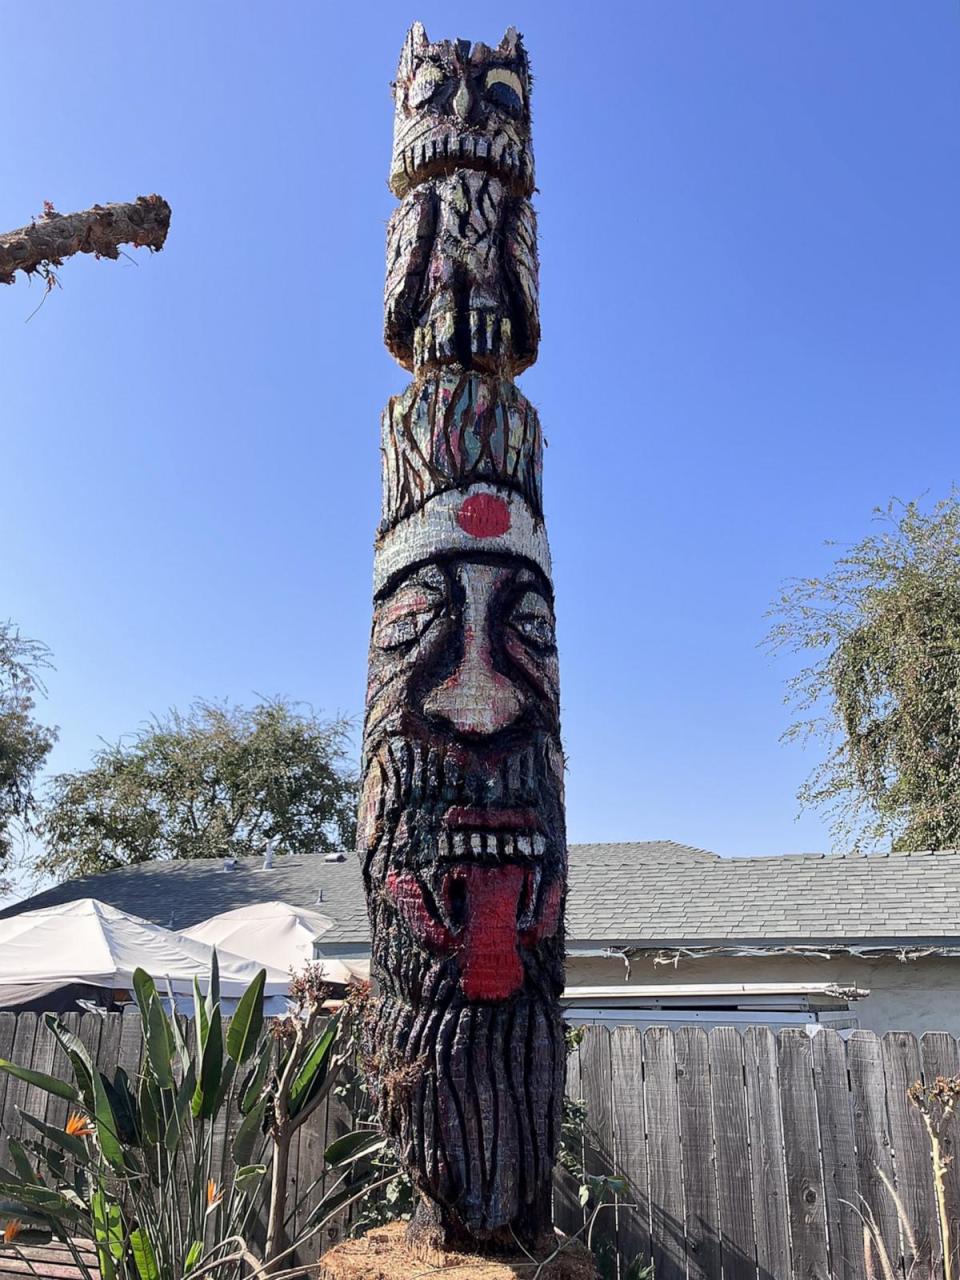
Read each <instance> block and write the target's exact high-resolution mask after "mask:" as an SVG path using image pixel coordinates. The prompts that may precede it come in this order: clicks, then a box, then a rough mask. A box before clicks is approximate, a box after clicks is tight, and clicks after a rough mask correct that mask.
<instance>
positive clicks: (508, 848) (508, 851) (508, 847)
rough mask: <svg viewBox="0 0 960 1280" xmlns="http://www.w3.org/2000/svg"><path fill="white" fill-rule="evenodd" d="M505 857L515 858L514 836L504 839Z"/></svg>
mask: <svg viewBox="0 0 960 1280" xmlns="http://www.w3.org/2000/svg"><path fill="white" fill-rule="evenodd" d="M503 856H504V857H505V858H512V857H513V836H504V837H503Z"/></svg>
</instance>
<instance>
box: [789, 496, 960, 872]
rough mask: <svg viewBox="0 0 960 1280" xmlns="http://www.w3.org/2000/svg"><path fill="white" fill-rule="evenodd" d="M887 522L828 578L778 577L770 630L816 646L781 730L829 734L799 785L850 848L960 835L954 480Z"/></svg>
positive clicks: (793, 645) (796, 643)
mask: <svg viewBox="0 0 960 1280" xmlns="http://www.w3.org/2000/svg"><path fill="white" fill-rule="evenodd" d="M874 515H875V517H876V518H877V519H878V520H879V521H880V523H881V525H882V528H881V530H880V532H879V533H875V534H871V535H869V536H868V537H866V538H864V539H863V540H862V541H861V542H858V543H856V545H855V546H853V547H851V548H850V549H849V550H847V551H845V552H844V553H843V554H841V555H839V556H838V558H837V560H836V563H835V564H834V566H833V568H832V569H831V570H830V572H829V573H827V574H826V575H825V576H824V577H822V578H801V579H797V580H794V581H792V582H790V583H788V584H787V585H786V587H785V588H784V590H783V592H782V594H781V596H780V598H779V600H778V601H777V602H776V604H775V605H774V606H773V608H772V609H771V611H770V612H771V614H772V615H773V616H774V617H776V618H777V619H778V621H777V622H776V623H775V625H774V626H773V628H772V630H771V632H770V634H769V636H768V637H767V640H768V643H769V644H771V645H772V646H773V647H774V648H780V649H786V650H787V651H788V652H791V653H795V654H800V655H804V656H805V655H808V654H816V655H818V656H817V658H816V660H815V661H813V662H812V663H811V664H810V665H808V666H805V667H803V668H802V669H801V670H800V671H799V672H798V673H797V674H796V675H795V676H794V677H793V678H792V679H791V680H790V682H789V685H788V699H787V700H788V701H789V702H792V703H793V705H794V707H795V709H796V710H797V711H798V712H799V713H800V716H801V718H799V719H798V720H796V721H795V722H794V723H793V724H792V725H791V726H790V727H789V729H788V730H787V732H786V734H785V735H784V737H785V738H786V739H794V738H800V739H803V738H806V737H808V736H810V735H813V736H815V737H819V738H820V739H821V740H823V741H825V742H826V743H827V744H828V746H829V751H828V754H827V755H826V758H825V759H824V760H823V761H822V762H821V763H820V764H819V765H818V766H817V767H816V768H815V769H814V771H813V773H812V774H811V775H810V777H809V778H808V780H807V781H806V783H805V784H804V786H803V787H802V788H801V790H800V793H799V799H800V800H801V802H802V803H805V804H814V805H821V806H824V807H825V808H826V809H827V811H828V812H829V813H830V815H831V818H832V829H833V832H834V835H835V837H837V838H838V840H842V841H845V842H847V843H850V844H852V846H853V847H854V848H856V847H859V846H861V845H862V844H864V843H874V842H876V841H880V840H885V839H890V840H891V841H892V845H893V848H894V849H898V850H913V849H943V848H952V847H957V846H958V845H960V494H958V492H957V490H953V491H952V492H951V494H950V496H949V497H948V498H946V499H944V500H943V501H941V502H938V503H936V504H935V505H934V506H933V508H932V509H931V510H930V511H929V513H926V514H925V513H924V512H923V511H922V510H921V508H920V506H919V505H918V504H917V503H916V502H909V503H906V504H904V503H901V502H896V501H895V502H891V504H890V505H889V506H888V507H887V508H886V509H885V510H882V509H878V510H877V511H875V513H874Z"/></svg>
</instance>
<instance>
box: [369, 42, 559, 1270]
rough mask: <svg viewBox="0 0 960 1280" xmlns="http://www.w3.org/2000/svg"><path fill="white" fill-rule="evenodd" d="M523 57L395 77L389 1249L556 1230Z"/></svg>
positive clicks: (378, 729)
mask: <svg viewBox="0 0 960 1280" xmlns="http://www.w3.org/2000/svg"><path fill="white" fill-rule="evenodd" d="M529 94H530V74H529V67H528V64H527V57H526V53H525V52H524V49H523V46H522V43H521V42H520V38H519V36H517V34H516V32H515V31H513V30H512V29H511V30H510V31H508V32H507V34H506V35H505V36H504V38H503V40H502V41H501V43H500V44H499V46H497V48H490V47H488V46H487V45H483V44H475V45H473V46H471V45H470V43H469V41H462V40H457V41H443V42H439V43H430V41H429V40H428V39H427V36H426V33H425V32H424V30H423V28H422V26H420V24H419V23H417V24H415V25H414V26H413V27H412V28H411V30H410V33H409V34H408V36H407V40H406V42H405V44H404V47H403V51H402V54H401V59H400V67H399V70H398V74H397V81H396V85H395V101H396V122H395V133H394V159H393V167H392V170H391V187H392V189H393V190H394V192H395V193H396V194H397V195H398V196H399V197H400V200H401V204H400V205H399V207H398V208H397V210H396V212H395V214H394V216H393V218H392V219H391V222H390V226H389V230H388V235H387V277H386V287H385V341H386V344H387V346H388V347H389V349H390V350H391V352H392V353H393V354H394V355H395V357H396V358H397V360H398V361H399V362H400V363H401V364H402V365H403V366H404V367H405V368H407V369H410V370H411V371H412V373H413V375H414V381H413V382H412V384H411V385H410V386H409V387H408V388H407V389H406V390H405V391H404V392H403V393H402V394H401V395H399V396H396V397H394V398H393V399H392V400H391V401H390V403H389V404H388V406H387V408H386V410H385V412H384V415H383V426H382V451H383V513H382V519H381V522H380V526H379V529H378V531H377V541H376V555H375V561H374V591H375V598H374V621H373V631H372V637H371V646H370V667H369V682H368V692H367V706H366V718H365V723H364V740H363V765H362V770H363V787H362V795H361V804H360V824H359V842H358V843H359V847H360V855H361V858H362V860H363V872H364V880H365V887H366V892H367V901H368V909H369V915H370V922H371V932H372V949H373V974H374V977H375V980H376V988H377V994H376V996H375V999H374V1000H373V1002H372V1004H371V1009H370V1013H369V1016H368V1019H367V1022H366V1025H365V1029H364V1051H365V1056H366V1065H367V1069H368V1074H369V1078H370V1081H371V1084H372V1087H373V1090H374V1093H375V1095H376V1097H377V1099H378V1103H379V1107H380V1114H381V1117H382V1120H383V1123H384V1125H385V1127H386V1129H387V1132H388V1133H389V1134H390V1135H391V1136H392V1138H393V1139H394V1141H395V1143H396V1145H397V1148H398V1152H399V1155H400V1158H401V1160H402V1162H403V1164H404V1165H405V1167H406V1168H407V1170H408V1171H409V1173H410V1175H411V1177H412V1179H413V1182H414V1184H415V1186H416V1188H417V1190H418V1192H419V1196H420V1203H419V1206H418V1208H417V1210H416V1213H415V1215H414V1219H413V1222H412V1223H411V1227H410V1232H409V1241H410V1244H411V1246H413V1247H415V1248H416V1249H418V1250H421V1251H422V1250H423V1249H431V1248H433V1249H439V1250H441V1251H442V1250H451V1249H464V1250H466V1251H468V1252H478V1251H479V1252H486V1253H496V1254H499V1255H501V1256H504V1257H506V1256H510V1255H514V1254H515V1253H516V1250H517V1248H518V1244H519V1245H521V1246H523V1247H525V1248H529V1249H531V1250H538V1249H546V1250H547V1251H549V1250H550V1248H552V1247H553V1246H554V1240H555V1237H554V1233H553V1229H552V1216H551V1186H552V1174H553V1166H554V1163H555V1160H556V1154H557V1147H558V1143H559V1138H560V1119H561V1105H562V1099H563V1086H564V1076H565V1056H566V1055H565V1042H564V1034H563V1024H562V1019H561V1015H560V1007H559V997H560V994H561V992H562V989H563V954H564V945H563V906H564V899H565V895H566V874H567V850H566V835H565V824H564V809H563V751H562V748H561V743H560V719H559V701H560V695H559V682H558V664H557V649H556V637H555V623H554V612H553V587H552V583H551V572H550V553H549V548H548V545H547V538H546V531H545V529H544V523H543V507H542V500H541V467H542V436H541V430H540V423H539V420H538V417H537V413H536V410H535V409H534V408H533V406H532V405H531V404H530V403H529V402H528V401H527V400H526V398H525V397H524V396H523V395H522V394H521V393H520V391H519V390H518V389H517V387H516V386H515V385H514V382H513V378H514V377H515V376H516V375H517V374H518V373H519V372H520V371H521V370H523V369H524V368H526V367H527V366H528V365H529V364H531V363H532V362H533V360H535V359H536V354H537V346H538V343H539V336H540V323H539V314H538V306H537V288H538V266H537V247H536V220H535V216H534V212H533V208H532V206H531V204H530V202H529V196H530V195H531V193H532V191H533V156H532V151H531V147H530V106H529Z"/></svg>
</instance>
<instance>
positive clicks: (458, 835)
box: [453, 831, 470, 859]
mask: <svg viewBox="0 0 960 1280" xmlns="http://www.w3.org/2000/svg"><path fill="white" fill-rule="evenodd" d="M469 852H470V840H469V837H468V836H467V833H466V832H465V831H455V832H454V833H453V856H454V857H455V858H458V859H463V858H466V857H467V855H468V854H469Z"/></svg>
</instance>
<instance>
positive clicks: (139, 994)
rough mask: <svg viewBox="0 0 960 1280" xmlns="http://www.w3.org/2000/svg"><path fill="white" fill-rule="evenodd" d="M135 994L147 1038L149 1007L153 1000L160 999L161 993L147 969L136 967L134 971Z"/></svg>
mask: <svg viewBox="0 0 960 1280" xmlns="http://www.w3.org/2000/svg"><path fill="white" fill-rule="evenodd" d="M133 994H134V995H135V996H136V998H137V1007H138V1008H139V1010H140V1021H141V1022H142V1023H143V1035H144V1039H146V1035H147V1009H148V1008H149V1005H150V1001H151V1000H158V999H159V998H160V997H159V993H158V991H157V984H156V983H155V982H154V980H153V979H152V978H151V977H150V975H149V973H147V971H146V969H135V970H134V973H133Z"/></svg>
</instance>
